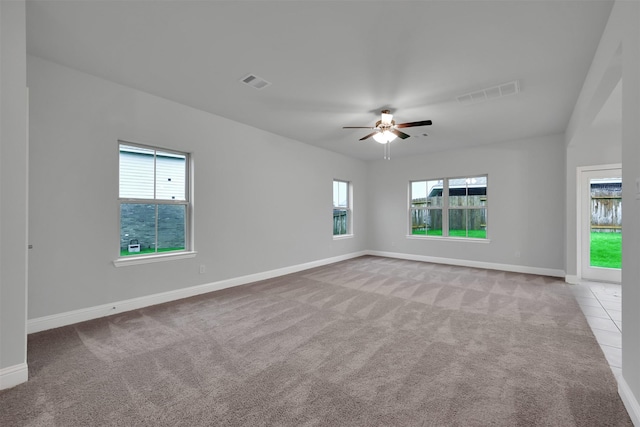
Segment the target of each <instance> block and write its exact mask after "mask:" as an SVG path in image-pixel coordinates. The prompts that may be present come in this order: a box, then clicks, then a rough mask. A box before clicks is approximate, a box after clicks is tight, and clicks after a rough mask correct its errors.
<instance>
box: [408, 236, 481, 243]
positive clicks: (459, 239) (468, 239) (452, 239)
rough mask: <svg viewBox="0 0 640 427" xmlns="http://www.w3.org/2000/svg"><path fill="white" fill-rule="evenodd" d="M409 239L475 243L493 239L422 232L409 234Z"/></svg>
mask: <svg viewBox="0 0 640 427" xmlns="http://www.w3.org/2000/svg"><path fill="white" fill-rule="evenodd" d="M406 237H407V239H415V240H434V241H438V240H439V241H441V242H474V243H491V239H481V238H473V237H451V236H422V235H420V234H407V236H406Z"/></svg>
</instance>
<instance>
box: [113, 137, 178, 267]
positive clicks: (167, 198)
mask: <svg viewBox="0 0 640 427" xmlns="http://www.w3.org/2000/svg"><path fill="white" fill-rule="evenodd" d="M119 145H120V195H119V202H120V256H121V257H127V256H135V255H150V254H157V253H161V252H163V253H164V252H176V251H185V250H187V249H188V248H189V245H190V242H189V218H190V203H189V155H188V154H186V153H179V152H175V151H168V150H163V149H156V148H153V147H145V146H141V145H134V144H130V143H122V142H121V143H120V144H119Z"/></svg>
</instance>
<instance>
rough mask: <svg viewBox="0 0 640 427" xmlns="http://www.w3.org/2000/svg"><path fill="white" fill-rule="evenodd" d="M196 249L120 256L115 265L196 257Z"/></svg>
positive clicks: (122, 265)
mask: <svg viewBox="0 0 640 427" xmlns="http://www.w3.org/2000/svg"><path fill="white" fill-rule="evenodd" d="M197 253H198V252H196V251H187V252H176V253H169V254H158V255H140V256H131V257H127V258H118V259H116V260H114V261H113V265H115V266H116V267H126V266H129V265H140V264H151V263H154V262H164V261H173V260H177V259H187V258H195V256H196V254H197Z"/></svg>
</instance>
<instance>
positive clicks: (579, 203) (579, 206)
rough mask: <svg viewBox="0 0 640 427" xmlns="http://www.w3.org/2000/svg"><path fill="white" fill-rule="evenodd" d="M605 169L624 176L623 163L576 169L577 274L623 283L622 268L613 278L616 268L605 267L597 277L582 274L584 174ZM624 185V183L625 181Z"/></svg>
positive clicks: (579, 277)
mask: <svg viewBox="0 0 640 427" xmlns="http://www.w3.org/2000/svg"><path fill="white" fill-rule="evenodd" d="M605 170H619V171H620V177H621V178H622V163H613V164H607V165H592V166H579V167H578V168H577V169H576V189H577V191H576V274H577V276H578V279H579V280H593V281H602V282H614V283H621V276H622V269H620V274H619V275H618V276H617V277H616V278H615V279H612V278H611V277H609V276H610V272H611V270H614V269H605V268H603V269H602V270H603V272H605V273H604V274H603V275H601V276H600V275H598V274H596V277H590V278H584V277H583V274H582V266H583V256H584V254H583V230H582V226H583V224H584V222H585V221H584V220H583V218H584V217H585V215H586V214H585V212H584V209H583V199H582V196H583V194H582V192H583V191H584V190H585V188H584V183H583V180H582V178H583V176H582V174H583V173H585V172H598V171H605ZM623 185H624V183H623Z"/></svg>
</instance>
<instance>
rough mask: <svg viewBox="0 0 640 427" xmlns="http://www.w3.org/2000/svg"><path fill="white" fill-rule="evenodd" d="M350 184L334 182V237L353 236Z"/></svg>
mask: <svg viewBox="0 0 640 427" xmlns="http://www.w3.org/2000/svg"><path fill="white" fill-rule="evenodd" d="M349 188H350V183H349V182H347V181H339V180H335V179H334V180H333V235H334V236H342V235H347V234H351V195H350V191H349Z"/></svg>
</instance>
